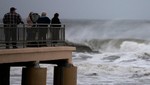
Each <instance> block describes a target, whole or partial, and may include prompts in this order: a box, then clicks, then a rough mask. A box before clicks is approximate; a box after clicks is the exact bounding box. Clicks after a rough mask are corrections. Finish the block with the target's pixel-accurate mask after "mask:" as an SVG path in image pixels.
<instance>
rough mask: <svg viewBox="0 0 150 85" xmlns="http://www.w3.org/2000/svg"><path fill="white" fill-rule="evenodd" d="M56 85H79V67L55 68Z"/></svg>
mask: <svg viewBox="0 0 150 85" xmlns="http://www.w3.org/2000/svg"><path fill="white" fill-rule="evenodd" d="M54 85H77V67H75V66H56V67H54Z"/></svg>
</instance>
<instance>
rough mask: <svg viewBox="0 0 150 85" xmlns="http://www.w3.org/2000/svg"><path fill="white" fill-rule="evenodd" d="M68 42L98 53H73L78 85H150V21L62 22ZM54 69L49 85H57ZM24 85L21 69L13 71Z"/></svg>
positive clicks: (17, 83) (16, 80)
mask: <svg viewBox="0 0 150 85" xmlns="http://www.w3.org/2000/svg"><path fill="white" fill-rule="evenodd" d="M62 23H63V24H65V26H66V40H67V41H70V42H73V43H77V44H81V45H86V46H88V47H90V48H91V49H92V50H93V51H96V52H73V53H72V58H73V63H74V65H75V66H77V67H78V72H77V85H150V20H62ZM53 66H54V65H46V64H44V65H41V67H47V68H48V76H47V85H53ZM10 80H11V85H20V83H21V68H20V67H13V68H11V79H10Z"/></svg>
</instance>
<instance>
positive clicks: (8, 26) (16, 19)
mask: <svg viewBox="0 0 150 85" xmlns="http://www.w3.org/2000/svg"><path fill="white" fill-rule="evenodd" d="M3 23H4V34H5V43H6V49H9V48H10V44H12V46H13V48H17V25H18V24H20V23H22V24H23V21H22V19H21V16H20V14H18V13H16V8H15V7H11V8H10V12H9V13H6V14H5V15H4V17H3ZM11 39H12V41H10V40H11Z"/></svg>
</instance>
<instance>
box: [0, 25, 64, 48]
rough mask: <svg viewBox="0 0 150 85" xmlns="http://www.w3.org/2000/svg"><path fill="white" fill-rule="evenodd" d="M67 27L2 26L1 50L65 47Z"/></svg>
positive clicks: (0, 32) (0, 29)
mask: <svg viewBox="0 0 150 85" xmlns="http://www.w3.org/2000/svg"><path fill="white" fill-rule="evenodd" d="M64 43H65V25H60V24H59V25H58V24H53V25H52V24H34V25H32V26H29V25H27V24H20V25H17V26H16V25H10V24H0V48H25V47H45V46H60V45H61V46H62V45H65V44H64Z"/></svg>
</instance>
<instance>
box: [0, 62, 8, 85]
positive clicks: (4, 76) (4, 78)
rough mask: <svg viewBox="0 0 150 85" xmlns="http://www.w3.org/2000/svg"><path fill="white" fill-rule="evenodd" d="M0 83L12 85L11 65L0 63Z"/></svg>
mask: <svg viewBox="0 0 150 85" xmlns="http://www.w3.org/2000/svg"><path fill="white" fill-rule="evenodd" d="M0 85H10V66H7V65H6V66H5V65H0Z"/></svg>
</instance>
